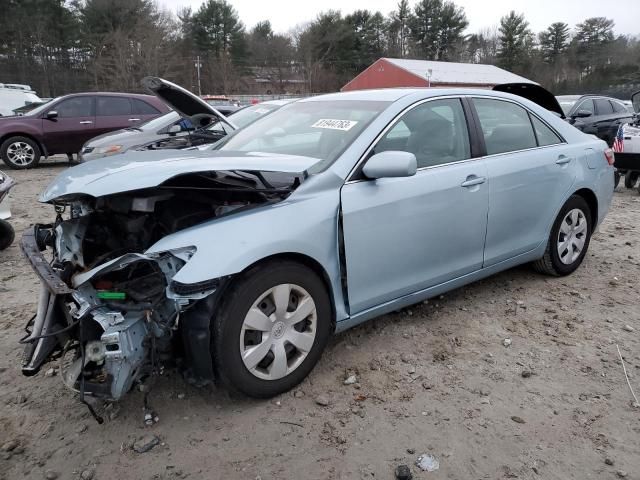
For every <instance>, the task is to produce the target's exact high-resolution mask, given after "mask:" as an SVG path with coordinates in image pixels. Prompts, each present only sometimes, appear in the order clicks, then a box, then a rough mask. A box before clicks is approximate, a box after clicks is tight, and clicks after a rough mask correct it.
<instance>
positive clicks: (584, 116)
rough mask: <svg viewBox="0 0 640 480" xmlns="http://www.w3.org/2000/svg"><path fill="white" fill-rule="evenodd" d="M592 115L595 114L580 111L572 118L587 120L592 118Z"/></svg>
mask: <svg viewBox="0 0 640 480" xmlns="http://www.w3.org/2000/svg"><path fill="white" fill-rule="evenodd" d="M591 115H593V112H590V111H589V110H578V111H577V112H575V113H574V114H573V115H571V116H572V117H573V118H587V117H590V116H591Z"/></svg>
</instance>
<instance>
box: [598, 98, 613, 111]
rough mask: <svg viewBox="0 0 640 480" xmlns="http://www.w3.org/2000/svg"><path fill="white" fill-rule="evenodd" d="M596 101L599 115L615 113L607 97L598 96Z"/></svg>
mask: <svg viewBox="0 0 640 480" xmlns="http://www.w3.org/2000/svg"><path fill="white" fill-rule="evenodd" d="M594 102H595V104H596V111H597V112H598V115H613V107H612V106H611V103H609V100H607V99H606V98H596V99H595V100H594Z"/></svg>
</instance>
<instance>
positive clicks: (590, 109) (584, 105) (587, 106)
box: [576, 98, 596, 115]
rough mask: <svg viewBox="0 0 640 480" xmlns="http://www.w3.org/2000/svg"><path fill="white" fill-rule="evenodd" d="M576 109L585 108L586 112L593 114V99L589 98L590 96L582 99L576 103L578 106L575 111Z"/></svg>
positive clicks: (594, 111)
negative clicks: (579, 102) (578, 103)
mask: <svg viewBox="0 0 640 480" xmlns="http://www.w3.org/2000/svg"><path fill="white" fill-rule="evenodd" d="M578 110H586V111H587V112H591V115H595V113H596V110H595V108H594V106H593V100H591V99H590V98H589V99H587V100H584V101H583V102H582V103H581V104H580V105H578V108H576V112H577V111H578Z"/></svg>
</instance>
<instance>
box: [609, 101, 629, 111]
mask: <svg viewBox="0 0 640 480" xmlns="http://www.w3.org/2000/svg"><path fill="white" fill-rule="evenodd" d="M611 105H612V106H613V111H614V112H615V113H629V110H627V107H625V106H624V105H623V104H622V103H620V102H616V101H615V100H611Z"/></svg>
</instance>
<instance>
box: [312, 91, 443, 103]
mask: <svg viewBox="0 0 640 480" xmlns="http://www.w3.org/2000/svg"><path fill="white" fill-rule="evenodd" d="M426 90H440V91H442V90H444V89H435V88H431V89H429V88H379V89H374V90H350V91H348V92H338V93H328V94H325V95H318V96H316V97H308V98H304V99H302V100H300V101H301V102H313V101H317V100H322V101H326V100H354V101H372V100H378V101H383V102H394V101H396V100H398V99H400V98H402V97H405V96H407V95H411V94H412V93H418V92H424V91H426ZM447 90H449V89H447Z"/></svg>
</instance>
